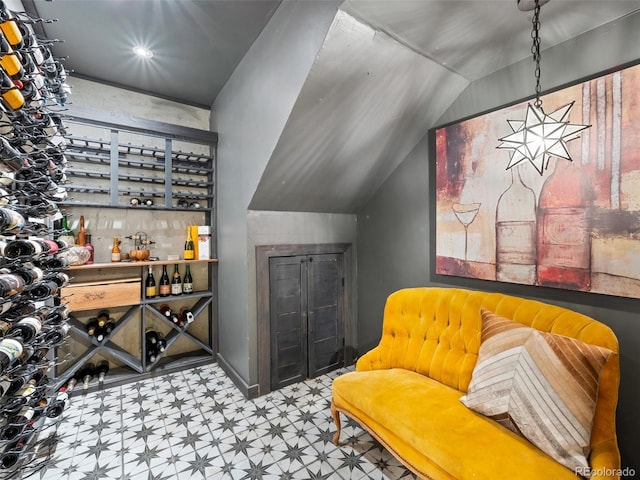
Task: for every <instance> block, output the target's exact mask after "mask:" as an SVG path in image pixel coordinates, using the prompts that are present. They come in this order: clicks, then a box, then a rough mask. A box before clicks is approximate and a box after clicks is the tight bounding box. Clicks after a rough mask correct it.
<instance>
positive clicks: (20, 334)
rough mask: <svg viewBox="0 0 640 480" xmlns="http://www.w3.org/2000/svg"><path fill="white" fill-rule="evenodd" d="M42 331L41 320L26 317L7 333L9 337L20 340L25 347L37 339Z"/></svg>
mask: <svg viewBox="0 0 640 480" xmlns="http://www.w3.org/2000/svg"><path fill="white" fill-rule="evenodd" d="M40 330H42V322H41V321H40V319H38V318H36V317H24V318H21V319H20V320H18V321H17V322H16V323H14V324H13V325H12V326H11V328H10V329H9V331H8V332H7V337H11V338H15V339H18V340H20V341H21V343H22V344H23V345H24V344H25V343H29V342H31V341H32V340H33V339H34V338H36V337H37V336H38V334H39V333H40Z"/></svg>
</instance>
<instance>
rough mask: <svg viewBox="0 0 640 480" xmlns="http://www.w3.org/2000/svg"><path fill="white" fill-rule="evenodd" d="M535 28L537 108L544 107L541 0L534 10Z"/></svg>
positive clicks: (533, 30)
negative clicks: (541, 59) (541, 82)
mask: <svg viewBox="0 0 640 480" xmlns="http://www.w3.org/2000/svg"><path fill="white" fill-rule="evenodd" d="M531 23H532V26H533V29H532V31H531V38H532V39H533V45H531V53H532V54H533V61H534V62H535V63H536V71H535V76H536V101H535V103H534V105H535V106H536V107H537V108H542V100H540V92H541V87H540V58H541V57H540V1H539V0H536V8H535V10H534V12H533V20H532V21H531Z"/></svg>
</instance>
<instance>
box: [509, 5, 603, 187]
mask: <svg viewBox="0 0 640 480" xmlns="http://www.w3.org/2000/svg"><path fill="white" fill-rule="evenodd" d="M518 1H519V2H520V1H522V0H518ZM546 1H548V0H546ZM522 3H523V4H525V3H527V2H524V1H522ZM529 3H533V2H529ZM543 3H546V2H545V0H543ZM533 6H534V15H533V21H532V24H533V31H532V33H531V38H533V45H532V47H531V53H532V54H533V60H534V62H535V63H536V71H535V75H536V101H535V102H534V104H533V105H531V104H529V105H528V106H527V113H526V115H525V119H524V120H507V123H509V126H510V127H511V130H512V132H513V133H511V134H509V135H507V136H506V137H502V138H500V139H499V141H500V142H502V143H500V145H498V147H497V148H502V149H505V150H511V152H510V160H509V164H508V165H507V170H508V169H510V168H512V167H515V166H516V165H518V164H520V163H521V162H523V161H525V160H528V161H529V162H530V163H531V165H533V166H534V168H535V169H536V170H537V171H538V173H539V174H540V175H542V174H543V172H544V170H546V168H547V167H548V166H549V160H550V158H551V157H552V156H554V157H559V158H563V159H565V160H569V161H571V156H570V155H569V151H568V149H567V142H569V141H570V140H574V139H576V138H578V137H579V136H580V135H579V133H580V132H581V131H582V130H585V129H587V128H589V127H590V126H591V125H574V124H570V123H569V113H570V111H571V107H573V104H574V102H571V103H569V104H567V105H565V106H563V107H560V108H558V109H557V110H555V111H554V112H552V113H549V114H547V113H545V111H544V110H543V109H542V100H541V99H540V91H541V88H540V58H541V57H540V35H539V33H540V0H535V3H533Z"/></svg>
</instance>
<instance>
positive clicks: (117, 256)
mask: <svg viewBox="0 0 640 480" xmlns="http://www.w3.org/2000/svg"><path fill="white" fill-rule="evenodd" d="M121 260H122V255H121V252H120V239H119V238H118V237H113V247H111V261H112V262H119V261H121Z"/></svg>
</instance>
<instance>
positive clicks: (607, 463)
mask: <svg viewBox="0 0 640 480" xmlns="http://www.w3.org/2000/svg"><path fill="white" fill-rule="evenodd" d="M589 463H590V465H591V472H592V476H591V478H590V480H604V479H607V480H612V479H616V480H619V479H620V471H621V469H620V454H619V453H618V447H617V446H616V442H615V441H613V440H607V441H604V442H601V443H599V444H598V445H596V446H595V447H593V448H592V449H591V455H589Z"/></svg>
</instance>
